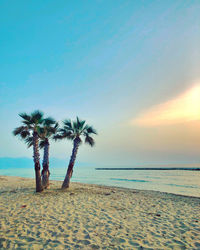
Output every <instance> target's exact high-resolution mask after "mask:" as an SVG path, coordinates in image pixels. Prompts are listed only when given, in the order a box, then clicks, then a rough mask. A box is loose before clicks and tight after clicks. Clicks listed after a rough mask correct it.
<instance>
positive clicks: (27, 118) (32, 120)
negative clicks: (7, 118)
mask: <svg viewBox="0 0 200 250" xmlns="http://www.w3.org/2000/svg"><path fill="white" fill-rule="evenodd" d="M19 116H20V117H21V118H22V119H23V120H22V123H23V126H20V127H18V128H15V129H14V131H13V134H14V135H15V136H19V137H20V138H21V139H23V140H25V142H26V143H27V144H28V146H29V138H30V137H32V141H33V143H32V146H33V160H34V164H35V180H36V192H41V191H42V190H43V187H42V180H41V174H40V154H39V146H38V144H39V133H40V130H41V124H42V122H43V112H41V111H39V110H36V111H34V112H33V113H31V114H30V115H28V114H27V113H20V114H19Z"/></svg>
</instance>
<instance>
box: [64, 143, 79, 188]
mask: <svg viewBox="0 0 200 250" xmlns="http://www.w3.org/2000/svg"><path fill="white" fill-rule="evenodd" d="M78 147H79V140H76V139H75V140H74V146H73V150H72V155H71V158H70V161H69V165H68V169H67V174H66V176H65V179H64V181H63V184H62V189H65V188H68V187H69V183H70V179H71V177H72V174H73V167H74V163H75V160H76V155H77V152H78Z"/></svg>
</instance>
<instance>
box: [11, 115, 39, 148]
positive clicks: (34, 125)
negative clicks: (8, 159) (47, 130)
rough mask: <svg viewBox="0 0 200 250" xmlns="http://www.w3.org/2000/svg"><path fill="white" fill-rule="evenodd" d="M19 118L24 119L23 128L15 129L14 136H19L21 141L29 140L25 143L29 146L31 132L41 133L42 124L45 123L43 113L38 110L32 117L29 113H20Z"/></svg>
mask: <svg viewBox="0 0 200 250" xmlns="http://www.w3.org/2000/svg"><path fill="white" fill-rule="evenodd" d="M19 116H20V117H21V118H22V119H23V120H22V123H23V124H24V125H23V126H20V127H17V128H15V129H14V131H13V134H14V135H15V136H19V137H20V138H21V139H27V140H25V142H26V143H27V144H28V147H30V146H32V144H31V145H29V140H28V138H29V137H31V132H36V133H38V134H39V133H40V130H41V124H42V122H43V112H41V111H39V110H36V111H34V112H33V113H31V114H30V115H28V114H27V113H20V114H19Z"/></svg>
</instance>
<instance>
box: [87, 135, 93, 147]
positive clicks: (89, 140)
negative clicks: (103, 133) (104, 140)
mask: <svg viewBox="0 0 200 250" xmlns="http://www.w3.org/2000/svg"><path fill="white" fill-rule="evenodd" d="M85 143H86V144H89V145H90V146H91V147H93V146H94V144H95V142H94V139H93V138H92V137H91V136H89V135H88V134H86V135H85Z"/></svg>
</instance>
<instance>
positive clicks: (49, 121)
mask: <svg viewBox="0 0 200 250" xmlns="http://www.w3.org/2000/svg"><path fill="white" fill-rule="evenodd" d="M54 124H56V120H55V119H54V118H52V117H47V118H45V119H44V120H43V125H44V126H47V127H48V126H50V125H54Z"/></svg>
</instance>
